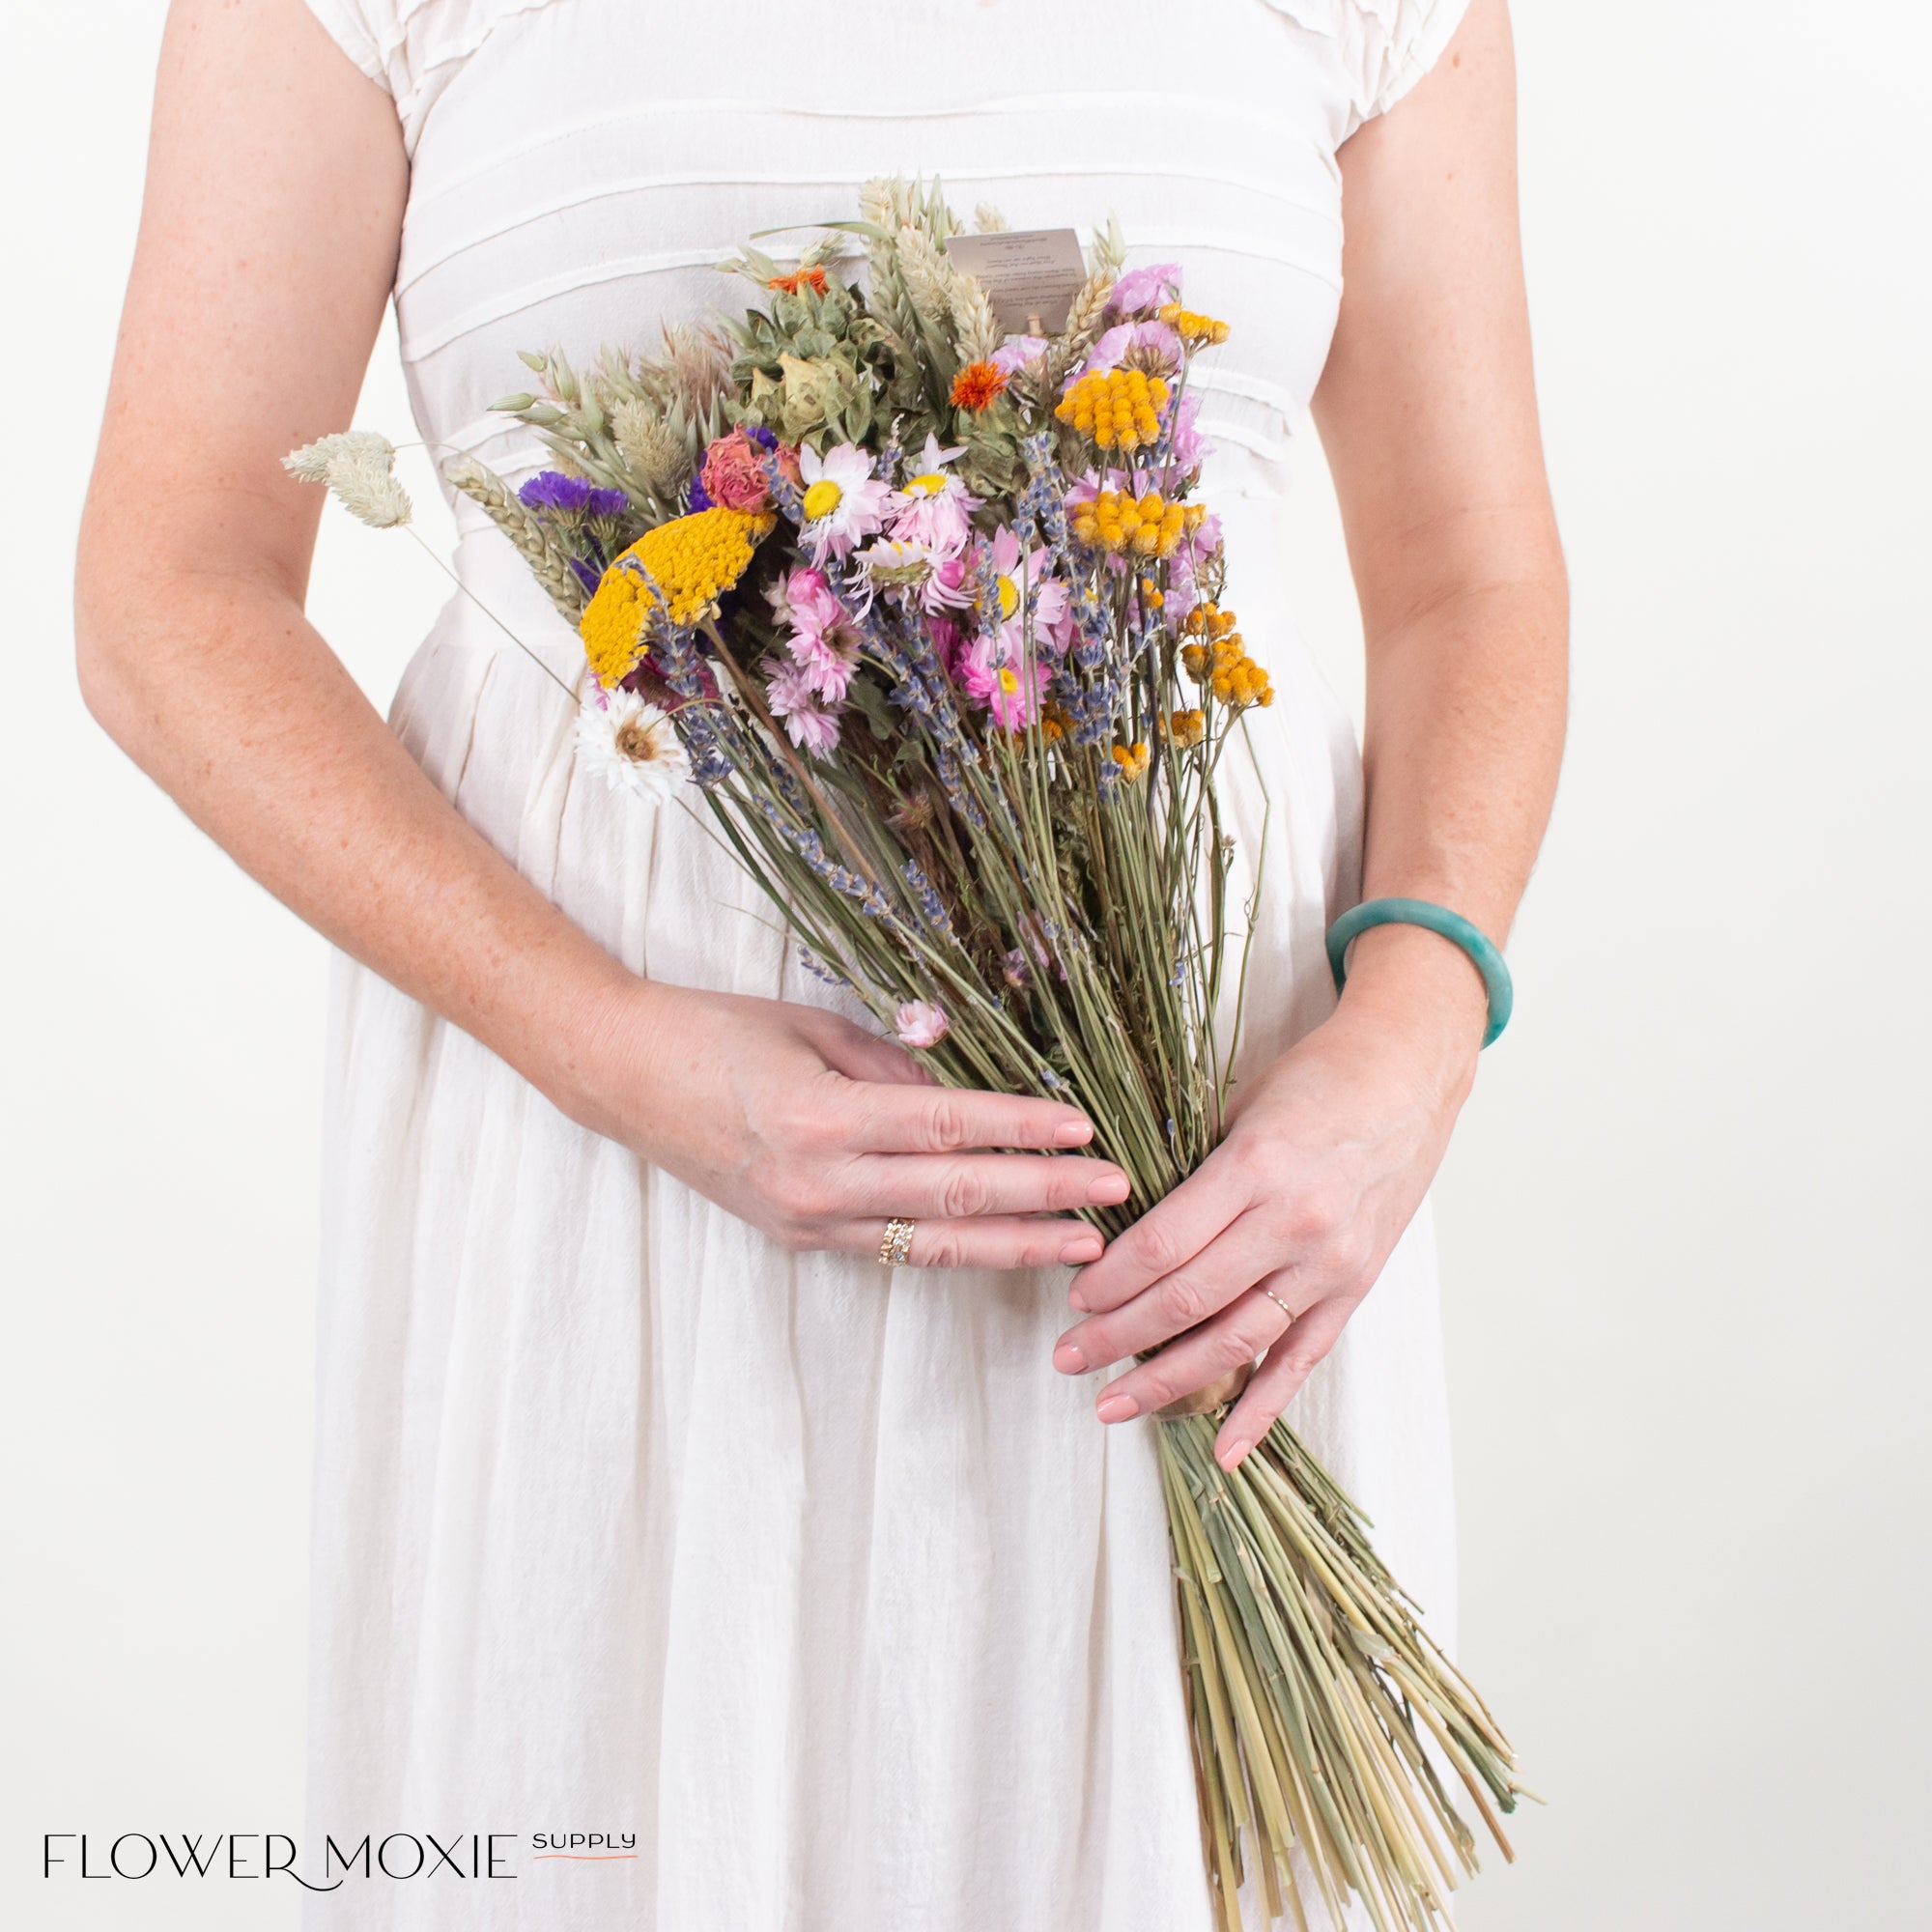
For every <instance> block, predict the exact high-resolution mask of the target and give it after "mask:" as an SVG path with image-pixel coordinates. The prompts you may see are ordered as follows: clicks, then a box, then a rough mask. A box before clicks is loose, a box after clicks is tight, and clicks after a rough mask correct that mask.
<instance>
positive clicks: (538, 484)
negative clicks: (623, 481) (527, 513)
mask: <svg viewBox="0 0 1932 1932" xmlns="http://www.w3.org/2000/svg"><path fill="white" fill-rule="evenodd" d="M600 495H603V496H616V497H622V496H623V492H622V491H621V490H619V491H601V492H600V491H597V490H594V489H592V487H591V485H590V482H589V479H588V478H586V477H582V476H566V475H565V474H564V473H563V471H562V470H561V469H540V470H538V471H537V473H536V474H535V475H534V476H532V477H531V478H530V479H529V481H528V482H526V484H525V485H524V487H523V488H522V489H521V490H519V491H518V492H517V500H518V501H519V502H521V503H522V504H523V505H524V507H525V508H526V509H527V510H563V511H566V512H569V513H573V514H574V513H578V512H582V510H584V509H586V508H587V507H588V506H589V503H590V499H591V497H593V496H600Z"/></svg>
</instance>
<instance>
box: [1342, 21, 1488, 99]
mask: <svg viewBox="0 0 1932 1932" xmlns="http://www.w3.org/2000/svg"><path fill="white" fill-rule="evenodd" d="M1468 7H1469V0H1391V4H1388V5H1383V6H1376V5H1373V4H1371V5H1368V6H1366V7H1365V8H1364V9H1363V11H1364V12H1365V13H1367V14H1369V15H1370V17H1371V19H1372V20H1374V21H1375V22H1376V24H1377V25H1378V26H1379V27H1380V28H1381V29H1382V32H1381V35H1380V37H1379V40H1378V41H1376V40H1374V39H1372V42H1371V47H1372V53H1373V55H1374V62H1373V65H1372V67H1371V69H1370V71H1369V73H1368V75H1367V79H1368V83H1369V93H1368V97H1367V105H1366V107H1365V108H1364V110H1363V113H1362V119H1363V120H1364V121H1367V120H1369V119H1371V118H1372V117H1373V116H1375V115H1377V114H1386V113H1387V112H1388V110H1389V109H1390V108H1391V107H1393V106H1394V105H1395V104H1396V102H1397V101H1398V100H1400V99H1402V97H1403V96H1404V95H1405V94H1406V93H1407V92H1408V90H1409V89H1410V88H1411V87H1413V86H1414V85H1415V83H1416V82H1417V81H1418V80H1420V79H1421V78H1422V76H1423V75H1424V74H1425V73H1427V72H1428V71H1429V70H1430V69H1431V68H1433V67H1434V66H1435V63H1436V61H1437V59H1439V58H1440V56H1441V53H1442V49H1443V48H1444V47H1446V46H1447V45H1448V44H1449V42H1450V38H1451V37H1452V36H1453V35H1454V33H1455V31H1456V29H1457V28H1458V27H1459V26H1461V25H1462V24H1463V14H1465V13H1466V12H1467V11H1468Z"/></svg>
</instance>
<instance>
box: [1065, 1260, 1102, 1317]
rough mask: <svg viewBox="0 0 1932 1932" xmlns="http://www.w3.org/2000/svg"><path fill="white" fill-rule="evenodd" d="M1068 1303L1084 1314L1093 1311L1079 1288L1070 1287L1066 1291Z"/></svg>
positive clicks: (1068, 1305) (1070, 1306)
mask: <svg viewBox="0 0 1932 1932" xmlns="http://www.w3.org/2000/svg"><path fill="white" fill-rule="evenodd" d="M1096 1252H1097V1250H1096ZM1066 1305H1067V1307H1069V1308H1077V1309H1079V1311H1080V1312H1081V1314H1082V1315H1088V1314H1091V1313H1092V1312H1093V1311H1092V1310H1091V1309H1090V1308H1089V1307H1088V1306H1087V1297H1086V1296H1085V1295H1084V1294H1082V1293H1080V1291H1079V1290H1078V1289H1077V1288H1069V1289H1068V1290H1067V1291H1066Z"/></svg>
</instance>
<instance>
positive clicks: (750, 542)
mask: <svg viewBox="0 0 1932 1932" xmlns="http://www.w3.org/2000/svg"><path fill="white" fill-rule="evenodd" d="M835 487H837V486H835ZM777 521H778V519H777V518H776V517H774V516H773V515H772V513H771V512H770V511H769V510H767V511H765V512H763V513H762V514H761V515H756V516H753V515H752V514H751V513H749V512H747V511H744V510H727V509H724V508H722V507H716V508H712V509H709V510H699V511H697V512H696V514H694V515H692V516H689V517H673V518H672V519H671V521H670V522H669V523H668V524H660V525H659V526H657V528H656V529H654V530H646V531H645V532H644V534H643V535H642V536H640V537H639V539H638V540H637V542H636V543H634V544H633V545H632V546H631V547H630V549H629V550H627V551H626V552H625V553H624V554H623V555H622V556H620V557H618V559H617V560H616V562H615V563H613V564H612V565H611V568H610V569H609V570H607V571H606V572H605V573H604V581H603V582H601V583H599V584H598V586H597V594H596V596H594V597H593V598H592V599H591V600H590V603H589V605H588V607H587V608H586V609H585V611H584V612H583V615H582V617H581V618H579V619H578V626H577V628H578V633H579V635H580V636H581V637H582V639H583V654H584V656H585V657H586V658H588V659H589V661H590V668H591V669H592V670H594V671H595V672H596V673H597V681H598V682H599V683H600V684H601V685H603V686H604V688H605V689H606V690H607V691H608V690H610V689H611V688H613V687H614V686H616V685H617V684H620V683H621V682H622V681H623V680H624V678H625V677H626V676H628V675H629V673H630V672H631V670H632V669H633V668H635V667H636V665H637V662H638V660H639V658H640V657H642V656H643V654H644V650H645V639H644V621H645V619H646V618H647V617H648V616H649V615H650V613H651V611H652V610H653V609H654V608H655V607H656V604H657V597H656V594H655V592H654V591H653V590H652V588H651V586H652V585H653V584H655V585H657V586H658V588H659V589H661V590H662V591H663V592H664V594H665V597H666V599H667V600H668V606H669V609H668V616H669V618H670V621H671V622H672V623H673V624H675V625H677V626H678V627H679V628H680V629H689V628H690V627H691V626H692V625H694V624H696V623H697V622H698V621H699V620H700V619H702V618H704V617H706V616H708V615H710V614H711V613H712V612H713V611H716V610H717V608H718V599H719V598H720V597H721V596H722V595H723V594H724V593H725V591H726V590H729V589H730V588H731V586H732V585H733V584H734V583H736V582H737V581H738V580H739V579H740V578H741V577H743V576H744V574H745V572H746V570H747V568H748V567H749V566H750V564H751V561H752V553H753V551H754V550H756V549H757V547H758V541H759V539H760V538H761V537H763V536H764V535H765V534H766V532H767V531H769V530H770V529H771V527H772V526H773V525H774V524H775V523H776V522H777Z"/></svg>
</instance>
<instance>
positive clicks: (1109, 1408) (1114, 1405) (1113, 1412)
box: [1094, 1395, 1141, 1422]
mask: <svg viewBox="0 0 1932 1932" xmlns="http://www.w3.org/2000/svg"><path fill="white" fill-rule="evenodd" d="M1140 1412H1141V1406H1140V1404H1139V1403H1137V1402H1136V1401H1135V1400H1134V1399H1133V1397H1132V1396H1130V1395H1103V1396H1102V1397H1101V1398H1100V1403H1099V1406H1098V1407H1097V1408H1095V1409H1094V1414H1095V1415H1097V1416H1098V1417H1099V1418H1100V1420H1101V1421H1102V1422H1127V1421H1130V1420H1131V1419H1132V1418H1133V1417H1134V1416H1136V1415H1138V1414H1139V1413H1140Z"/></svg>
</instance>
